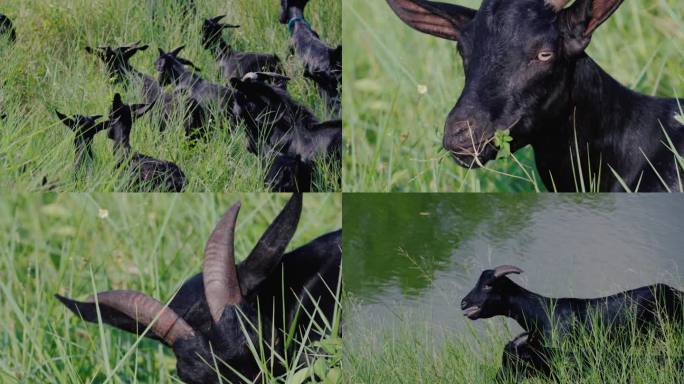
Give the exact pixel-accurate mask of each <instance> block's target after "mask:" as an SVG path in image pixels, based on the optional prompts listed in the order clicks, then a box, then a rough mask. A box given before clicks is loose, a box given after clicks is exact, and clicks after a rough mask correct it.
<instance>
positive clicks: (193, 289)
mask: <svg viewBox="0 0 684 384" xmlns="http://www.w3.org/2000/svg"><path fill="white" fill-rule="evenodd" d="M301 208H302V195H301V194H295V195H294V196H293V197H292V198H291V199H290V201H289V202H288V203H287V205H285V208H284V209H283V210H282V212H281V213H280V214H279V215H278V217H276V219H275V220H274V221H273V223H272V224H271V225H270V226H269V227H268V229H267V230H266V232H265V233H264V234H263V235H262V237H261V239H259V241H258V242H257V244H256V245H255V247H254V249H253V250H252V252H251V253H250V254H249V256H247V258H246V259H245V260H244V261H242V262H241V263H240V264H238V265H235V256H234V248H233V243H234V230H235V222H236V219H237V215H238V210H239V209H240V205H239V203H238V204H235V205H234V206H233V207H231V208H230V209H229V210H228V211H227V212H226V214H225V215H224V216H223V218H221V220H220V221H219V222H218V224H217V225H216V227H215V228H214V231H213V232H212V234H211V235H210V236H209V240H208V241H207V244H206V247H205V251H204V265H203V273H200V274H197V275H195V276H194V277H192V278H191V279H189V280H188V281H186V282H185V283H184V284H183V286H182V287H181V288H180V290H179V291H178V293H177V294H176V296H175V297H174V298H173V299H172V300H171V302H170V303H169V304H168V307H164V305H163V304H161V303H160V302H158V301H156V300H155V299H153V298H150V297H148V296H145V295H144V294H142V293H139V292H131V291H110V292H101V293H98V294H97V295H96V296H93V297H90V298H89V299H87V300H86V301H84V302H78V301H73V300H71V299H67V298H64V297H61V296H57V298H58V299H59V300H60V301H61V302H62V303H64V305H66V306H67V307H68V308H69V309H70V310H71V311H72V312H74V313H75V314H78V315H79V316H81V317H82V318H83V319H84V320H86V321H89V322H93V323H98V312H97V306H98V305H99V311H100V314H101V318H102V321H103V322H105V323H107V324H110V325H113V326H115V327H117V328H120V329H123V330H125V331H128V332H131V333H135V334H138V335H140V334H142V333H143V331H144V330H145V329H146V327H148V326H150V332H149V334H147V335H146V336H148V337H151V338H153V339H156V340H159V341H161V342H162V343H164V344H165V345H167V346H170V347H171V348H173V352H174V354H175V355H176V359H177V363H176V367H177V372H178V376H180V378H181V380H183V382H185V383H191V384H195V383H196V384H208V383H219V382H224V383H226V382H230V383H243V380H242V379H240V378H239V376H238V374H240V375H242V376H244V377H245V378H247V379H248V380H250V381H249V382H252V380H257V378H258V377H259V375H260V369H259V366H258V363H257V361H256V360H255V358H254V357H253V355H252V352H251V351H250V349H249V344H250V343H253V345H254V346H255V348H257V351H258V350H260V349H259V348H260V346H261V345H262V344H261V342H260V340H259V335H258V334H257V333H256V331H254V329H253V328H252V325H254V326H255V327H258V326H259V325H261V335H262V336H263V343H264V345H263V348H264V349H265V351H266V352H265V353H266V356H267V358H268V356H269V355H270V353H269V351H270V349H269V348H274V349H275V351H274V353H273V355H275V354H278V356H280V357H282V358H284V359H288V361H291V359H292V357H293V355H294V353H293V352H295V350H296V349H297V348H299V344H298V343H296V342H294V343H290V344H289V346H286V345H285V339H289V337H288V333H289V332H290V331H291V330H293V331H295V335H296V339H297V340H301V341H302V342H305V343H308V342H311V341H316V340H319V339H321V338H322V337H325V336H326V334H325V332H326V331H323V334H321V333H319V332H317V331H313V332H311V333H308V332H307V328H308V327H309V325H311V324H312V322H314V323H315V324H323V322H322V321H323V318H326V319H327V320H326V321H330V320H331V319H332V318H333V315H334V312H335V295H334V292H336V290H337V285H338V281H339V276H340V263H341V261H342V248H341V246H342V243H341V240H342V238H341V237H342V231H341V230H340V231H336V232H332V233H328V234H326V235H323V236H321V237H319V238H317V239H315V240H313V241H311V242H310V243H308V244H306V245H304V246H302V247H300V248H297V249H295V250H293V251H291V252H288V253H285V249H286V247H287V245H288V243H289V242H290V240H291V239H292V236H293V235H294V233H295V230H296V229H297V224H298V221H299V217H300V214H301ZM316 307H318V309H319V310H316ZM259 314H260V316H259ZM154 319H156V321H154ZM242 323H244V329H245V330H246V332H243V327H242V326H241V324H242ZM313 329H316V327H314V328H313ZM272 332H273V333H272ZM306 335H308V339H305V338H306ZM271 343H272V344H271ZM266 344H268V345H266ZM214 362H216V364H214ZM270 364H272V365H270ZM228 366H230V367H232V368H233V369H235V370H236V371H237V374H236V373H234V372H233V371H232V370H231V368H229V367H228ZM269 366H272V367H273V368H274V371H275V372H274V374H275V375H279V374H280V373H282V371H283V367H282V365H281V361H280V360H277V361H275V360H274V361H271V362H269ZM216 368H217V369H218V371H219V372H218V373H217V372H216V371H215V369H216ZM219 374H220V376H221V378H222V380H221V381H219ZM261 378H262V379H264V377H263V376H261Z"/></svg>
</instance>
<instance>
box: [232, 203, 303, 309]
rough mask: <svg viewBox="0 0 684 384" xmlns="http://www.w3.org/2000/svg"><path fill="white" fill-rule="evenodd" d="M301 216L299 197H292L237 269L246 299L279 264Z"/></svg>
mask: <svg viewBox="0 0 684 384" xmlns="http://www.w3.org/2000/svg"><path fill="white" fill-rule="evenodd" d="M301 214H302V194H301V193H295V194H293V195H292V197H291V198H290V201H288V202H287V204H286V205H285V207H284V208H283V210H282V211H280V213H279V214H278V217H276V218H275V220H273V222H272V223H271V225H269V226H268V229H266V232H264V234H263V235H261V238H260V239H259V241H258V242H257V243H256V245H255V246H254V249H252V252H251V253H250V254H249V256H247V258H246V259H245V260H244V261H243V262H242V263H240V265H239V266H238V275H240V288H241V289H242V292H243V293H244V294H245V296H249V294H250V293H251V292H253V291H254V290H255V289H256V288H257V287H258V286H259V285H260V284H261V282H262V281H263V280H264V279H265V278H266V277H267V276H269V275H270V273H271V272H272V271H273V269H274V268H275V267H276V266H277V265H279V264H280V261H281V260H282V257H283V253H284V252H285V248H287V245H288V244H289V243H290V240H292V237H293V236H294V233H295V231H296V230H297V224H298V223H299V217H300V216H301Z"/></svg>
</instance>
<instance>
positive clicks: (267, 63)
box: [202, 15, 284, 79]
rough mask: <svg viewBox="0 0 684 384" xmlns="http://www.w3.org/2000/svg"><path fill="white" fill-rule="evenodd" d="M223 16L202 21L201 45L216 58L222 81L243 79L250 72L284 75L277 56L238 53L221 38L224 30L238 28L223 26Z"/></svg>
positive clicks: (237, 26) (236, 26) (229, 25)
mask: <svg viewBox="0 0 684 384" xmlns="http://www.w3.org/2000/svg"><path fill="white" fill-rule="evenodd" d="M224 17H225V15H222V16H217V17H214V18H211V19H206V20H204V24H203V25H202V45H203V46H204V48H206V49H208V50H211V51H212V52H213V54H214V55H215V56H216V59H217V60H218V63H219V68H220V69H221V75H222V76H223V78H224V79H231V78H233V77H240V78H241V77H243V76H244V75H246V74H248V73H250V72H277V73H284V70H283V67H282V64H281V63H280V59H279V58H278V56H277V55H275V54H271V53H257V52H238V51H237V50H235V49H233V47H232V46H231V45H230V44H228V43H226V41H225V40H224V39H223V37H222V36H221V33H222V32H223V30H224V29H227V28H240V26H239V25H231V24H223V23H221V22H220V21H221V19H223V18H224Z"/></svg>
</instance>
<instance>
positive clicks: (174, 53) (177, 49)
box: [169, 45, 185, 56]
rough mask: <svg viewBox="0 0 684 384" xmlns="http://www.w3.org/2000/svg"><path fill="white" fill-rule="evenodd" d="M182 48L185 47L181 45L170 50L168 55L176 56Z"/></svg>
mask: <svg viewBox="0 0 684 384" xmlns="http://www.w3.org/2000/svg"><path fill="white" fill-rule="evenodd" d="M183 48H185V45H181V46H180V47H178V48H176V49H174V50H172V51H171V52H169V55H173V56H177V55H178V54H179V53H180V51H182V50H183Z"/></svg>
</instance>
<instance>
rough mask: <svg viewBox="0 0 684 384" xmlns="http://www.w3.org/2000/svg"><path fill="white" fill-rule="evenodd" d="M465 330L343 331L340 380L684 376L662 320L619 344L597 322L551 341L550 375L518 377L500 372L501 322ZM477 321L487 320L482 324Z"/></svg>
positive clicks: (561, 383) (605, 382) (596, 383)
mask: <svg viewBox="0 0 684 384" xmlns="http://www.w3.org/2000/svg"><path fill="white" fill-rule="evenodd" d="M479 322H480V324H477V325H471V324H469V325H468V326H467V327H466V330H465V331H460V332H455V331H450V330H435V329H432V328H430V327H429V326H426V327H425V328H420V327H418V328H416V327H415V324H413V323H403V324H402V325H401V326H399V327H397V328H396V329H393V330H390V331H385V332H376V331H373V332H371V331H367V330H362V329H355V328H354V327H353V325H351V326H350V327H349V328H348V329H346V333H345V350H344V351H345V352H344V359H343V366H344V370H343V372H344V380H343V382H344V383H349V384H351V383H354V384H360V383H367V384H370V383H406V384H408V383H411V384H413V383H425V384H427V383H430V384H441V383H444V384H447V383H502V384H504V383H510V384H514V383H519V382H523V383H528V384H547V383H554V384H579V383H581V384H624V383H634V384H637V383H639V384H642V383H643V384H672V383H681V382H682V380H684V332H683V331H684V328H683V327H682V326H681V325H679V326H675V325H673V324H672V323H669V322H667V321H661V322H659V323H658V327H657V330H654V331H651V332H649V333H647V334H645V335H639V334H638V332H637V331H636V327H635V326H634V324H630V325H629V326H628V327H627V332H626V333H627V334H629V335H633V337H632V336H628V337H626V338H624V339H622V341H620V342H618V341H616V340H615V339H613V338H610V337H607V336H606V333H605V329H606V326H605V325H601V324H598V323H596V324H597V326H596V328H594V329H593V330H592V331H582V332H579V333H578V334H576V335H573V336H572V337H569V338H565V339H558V338H556V339H554V340H552V341H551V342H550V345H551V346H552V348H553V350H554V351H555V353H554V354H553V357H552V358H551V359H550V365H551V370H552V372H553V373H554V374H553V376H550V377H547V376H540V375H536V376H531V377H529V378H527V379H524V380H520V381H516V378H515V376H514V375H513V374H507V375H502V376H498V371H499V368H500V366H501V357H502V351H503V348H504V346H505V345H506V343H508V342H509V341H510V340H512V339H513V337H514V336H516V333H512V331H511V330H509V329H508V328H507V327H506V325H505V323H504V322H502V321H500V320H492V321H482V320H480V321H479ZM482 323H486V325H485V324H482Z"/></svg>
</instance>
